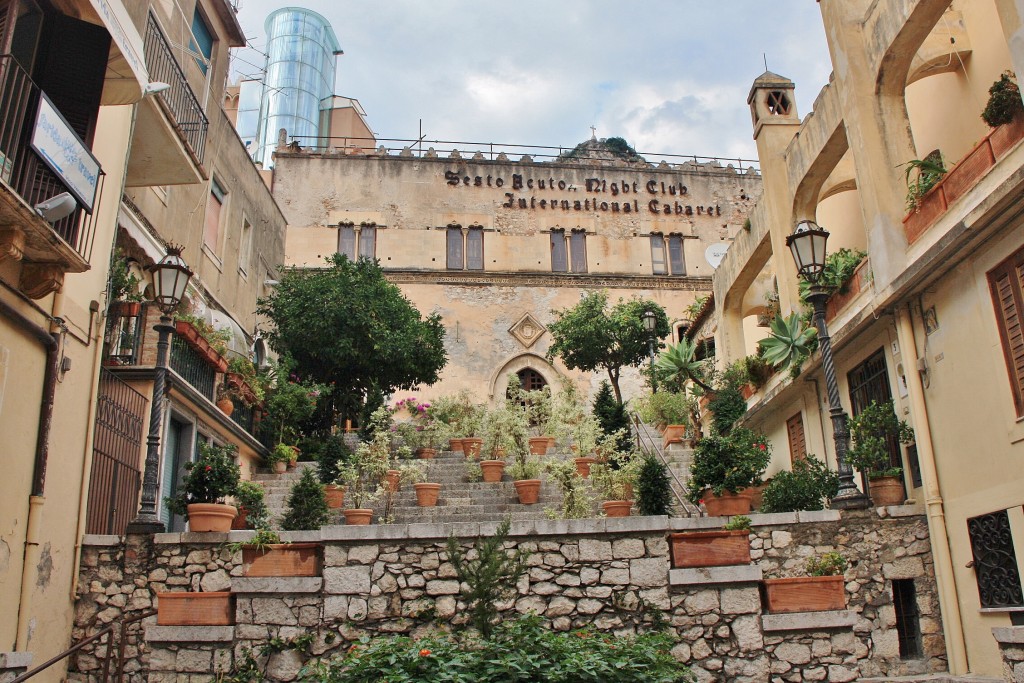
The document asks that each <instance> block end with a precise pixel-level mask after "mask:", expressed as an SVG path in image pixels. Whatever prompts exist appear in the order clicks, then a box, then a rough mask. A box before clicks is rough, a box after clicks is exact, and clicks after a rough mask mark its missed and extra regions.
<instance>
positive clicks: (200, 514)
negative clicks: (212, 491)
mask: <svg viewBox="0 0 1024 683" xmlns="http://www.w3.org/2000/svg"><path fill="white" fill-rule="evenodd" d="M237 516H238V509H237V508H236V507H235V506H234V505H225V504H224V503H192V504H190V505H189V506H188V530H189V531H197V532H199V531H219V532H228V531H231V522H232V520H234V518H235V517H237Z"/></svg>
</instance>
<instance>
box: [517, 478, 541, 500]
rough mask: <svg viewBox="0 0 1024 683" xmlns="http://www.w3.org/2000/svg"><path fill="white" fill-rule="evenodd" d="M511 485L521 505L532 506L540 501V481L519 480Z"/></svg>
mask: <svg viewBox="0 0 1024 683" xmlns="http://www.w3.org/2000/svg"><path fill="white" fill-rule="evenodd" d="M512 483H513V485H514V486H515V487H516V494H517V495H518V496H519V502H520V503H522V504H523V505H533V504H535V503H536V502H537V501H538V500H539V499H540V479H520V480H519V481H515V482H512Z"/></svg>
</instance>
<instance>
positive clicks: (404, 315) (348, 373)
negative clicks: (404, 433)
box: [258, 254, 448, 422]
mask: <svg viewBox="0 0 1024 683" xmlns="http://www.w3.org/2000/svg"><path fill="white" fill-rule="evenodd" d="M258 312H259V313H260V314H261V315H265V316H267V317H268V318H269V319H270V320H271V322H272V323H273V326H272V327H271V329H270V330H269V331H268V335H267V338H268V340H269V341H270V344H271V346H272V348H273V349H274V350H275V351H277V352H278V353H280V354H282V355H288V356H291V357H292V358H294V359H295V361H296V364H297V365H296V369H297V372H298V374H300V375H301V376H303V377H312V378H314V379H316V380H317V381H320V382H324V383H328V384H334V385H335V387H337V390H336V391H334V392H333V393H332V394H331V395H330V396H329V397H327V398H326V399H325V401H326V402H327V403H328V404H329V408H330V409H329V410H328V411H326V414H325V415H324V417H323V419H324V421H325V422H326V421H329V420H333V419H334V418H336V417H339V416H340V417H348V418H356V417H357V416H358V415H359V413H360V408H361V407H362V405H363V403H364V401H365V399H366V398H367V397H368V396H372V395H378V394H380V393H383V394H388V393H391V392H393V391H395V390H396V389H402V388H408V389H411V388H413V387H415V386H416V385H419V384H433V383H434V382H436V381H437V379H438V373H439V372H440V371H441V369H442V368H443V367H444V366H445V364H446V363H447V361H448V357H447V354H446V353H445V349H444V327H443V326H442V324H441V317H440V316H439V315H438V314H436V313H435V314H431V315H428V316H426V317H425V318H424V317H423V316H422V315H421V314H420V312H419V311H418V310H416V307H415V306H413V305H412V304H411V303H410V302H409V300H408V299H406V298H405V296H403V295H402V293H401V291H400V290H399V289H398V287H396V286H395V285H393V284H391V283H390V282H388V281H387V280H385V279H384V273H383V271H382V270H381V268H380V266H379V265H378V264H377V263H376V262H375V261H371V260H369V259H360V260H358V261H356V262H352V261H349V260H348V258H347V257H345V256H344V255H341V254H335V255H333V256H330V257H328V259H327V266H326V267H325V268H320V269H313V268H286V269H284V272H283V274H282V275H281V279H280V282H279V284H278V285H277V287H276V288H275V290H274V292H273V293H272V294H271V295H270V296H268V297H265V298H263V299H260V301H259V308H258Z"/></svg>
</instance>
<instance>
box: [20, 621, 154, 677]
mask: <svg viewBox="0 0 1024 683" xmlns="http://www.w3.org/2000/svg"><path fill="white" fill-rule="evenodd" d="M154 614H156V610H155V609H151V610H146V611H145V612H140V613H139V614H136V615H134V616H131V617H127V618H123V619H119V620H117V621H112V622H111V623H109V624H107V625H106V626H105V627H104V628H102V629H100V630H99V631H97V632H96V633H94V634H92V635H91V636H89V637H88V638H83V639H82V640H80V641H78V642H77V643H75V644H74V645H72V646H71V647H69V648H68V649H67V650H64V652H61V653H60V654H59V655H57V656H55V657H51V658H50V659H48V660H46V661H45V662H43V663H42V664H40V665H39V666H37V667H36V668H34V669H32V670H30V671H26V672H25V673H23V674H21V675H20V676H18V677H17V678H15V679H14V680H13V681H11V683H21V682H22V681H27V680H28V679H30V678H32V677H33V676H35V675H36V674H38V673H41V672H43V671H45V670H46V669H49V668H50V667H51V666H53V665H54V664H56V663H57V662H60V661H62V660H64V659H66V658H67V657H70V656H71V655H73V654H75V653H76V652H78V651H79V650H81V649H82V648H84V647H85V646H86V645H89V644H90V643H95V642H97V641H99V640H103V644H102V650H103V652H104V655H103V656H102V657H99V659H102V661H103V668H102V673H101V674H100V677H99V678H98V679H96V680H99V681H118V682H120V681H122V680H123V679H124V648H125V643H126V636H127V633H128V627H129V626H130V625H132V624H134V623H136V622H139V621H142V620H143V619H145V618H147V617H151V616H153V615H154ZM115 631H116V632H117V633H118V638H117V640H116V646H117V649H116V651H115V649H114V644H115V641H113V637H114V633H115ZM111 663H113V664H114V672H113V674H111V671H110V667H111Z"/></svg>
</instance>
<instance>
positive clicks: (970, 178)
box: [942, 138, 996, 206]
mask: <svg viewBox="0 0 1024 683" xmlns="http://www.w3.org/2000/svg"><path fill="white" fill-rule="evenodd" d="M995 163H996V158H995V156H994V155H993V154H992V146H991V145H990V144H989V141H988V138H985V139H984V140H982V141H981V142H979V143H978V144H977V145H975V147H974V149H972V150H971V151H970V152H968V153H967V155H966V156H964V158H963V159H961V160H960V161H958V162H957V163H956V166H954V167H953V168H952V169H950V170H949V172H948V173H947V174H946V176H945V177H944V178H943V179H942V188H943V191H944V192H945V193H946V205H947V206H948V205H949V204H952V203H953V202H955V201H956V200H957V199H959V198H960V197H963V196H964V195H965V194H967V191H968V190H970V189H971V188H972V187H974V186H975V184H977V182H978V181H979V180H980V179H981V177H982V176H983V175H985V174H986V173H988V170H989V169H990V168H992V166H993V165H994V164H995Z"/></svg>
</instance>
